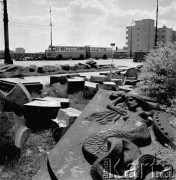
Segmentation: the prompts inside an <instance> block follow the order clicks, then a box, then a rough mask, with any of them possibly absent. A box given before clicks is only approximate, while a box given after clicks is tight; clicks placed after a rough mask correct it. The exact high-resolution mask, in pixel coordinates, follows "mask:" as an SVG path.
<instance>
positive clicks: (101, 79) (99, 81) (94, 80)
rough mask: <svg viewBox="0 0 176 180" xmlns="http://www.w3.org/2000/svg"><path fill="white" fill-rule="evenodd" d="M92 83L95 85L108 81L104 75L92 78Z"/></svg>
mask: <svg viewBox="0 0 176 180" xmlns="http://www.w3.org/2000/svg"><path fill="white" fill-rule="evenodd" d="M90 81H91V82H95V83H103V82H105V81H107V77H106V76H103V75H98V76H91V77H90Z"/></svg>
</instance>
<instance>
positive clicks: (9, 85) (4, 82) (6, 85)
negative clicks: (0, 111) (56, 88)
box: [0, 78, 43, 92]
mask: <svg viewBox="0 0 176 180" xmlns="http://www.w3.org/2000/svg"><path fill="white" fill-rule="evenodd" d="M18 83H22V84H23V85H24V86H25V87H26V89H27V90H28V91H29V92H32V91H40V90H42V89H43V84H41V83H40V82H35V81H30V80H26V79H21V78H3V79H0V86H1V90H3V91H5V92H9V91H10V90H12V89H13V88H14V87H15V85H16V84H18Z"/></svg>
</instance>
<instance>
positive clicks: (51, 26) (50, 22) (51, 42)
mask: <svg viewBox="0 0 176 180" xmlns="http://www.w3.org/2000/svg"><path fill="white" fill-rule="evenodd" d="M52 26H53V24H52V21H51V7H50V38H51V43H50V46H51V47H52V45H53V37H52V36H53V35H52Z"/></svg>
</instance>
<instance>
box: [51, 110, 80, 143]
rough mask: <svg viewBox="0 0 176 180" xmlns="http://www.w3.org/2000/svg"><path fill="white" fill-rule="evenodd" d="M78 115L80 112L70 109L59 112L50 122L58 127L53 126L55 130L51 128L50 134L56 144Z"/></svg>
mask: <svg viewBox="0 0 176 180" xmlns="http://www.w3.org/2000/svg"><path fill="white" fill-rule="evenodd" d="M80 114H81V111H79V110H77V109H75V108H71V107H70V108H66V109H60V110H59V112H58V114H57V117H56V119H53V120H52V121H53V122H55V123H56V124H57V125H58V126H55V129H53V128H52V134H53V137H54V139H55V141H56V142H58V141H59V140H60V139H61V137H62V136H63V135H64V134H65V132H66V131H67V130H68V129H69V128H70V126H71V125H72V124H73V123H74V122H75V120H76V119H77V118H78V117H79V115H80Z"/></svg>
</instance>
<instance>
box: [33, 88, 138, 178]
mask: <svg viewBox="0 0 176 180" xmlns="http://www.w3.org/2000/svg"><path fill="white" fill-rule="evenodd" d="M112 92H113V91H107V90H102V89H100V90H99V91H98V93H97V94H96V96H95V97H94V98H93V99H92V101H91V102H90V103H89V104H88V105H87V106H86V108H85V109H84V110H83V112H82V113H81V115H80V116H79V118H78V119H77V120H76V121H75V123H74V124H73V125H72V126H71V127H70V129H69V130H68V131H67V132H66V133H65V135H64V136H63V137H62V138H61V139H60V141H59V142H58V143H57V144H56V146H55V147H54V149H53V150H52V151H51V152H50V154H49V161H48V163H47V164H45V165H44V166H43V167H42V168H41V170H40V171H39V172H38V173H37V175H36V176H35V177H34V178H33V180H52V179H53V178H51V177H50V175H49V173H48V172H49V171H48V170H49V169H50V172H51V171H53V172H54V174H55V175H56V176H57V178H58V179H59V180H78V179H83V180H92V177H91V175H90V169H91V165H90V164H89V163H88V162H87V161H86V160H85V157H84V155H83V153H82V143H83V141H84V140H85V138H87V137H88V136H89V135H90V134H92V133H95V132H99V131H104V130H107V129H115V130H117V129H119V130H121V129H122V127H123V126H124V123H123V122H122V121H117V122H116V124H107V125H103V126H101V125H99V124H98V123H95V122H91V121H88V120H86V117H88V116H89V115H90V114H92V113H95V112H104V111H105V110H107V108H106V106H107V104H108V103H109V102H110V99H109V95H110V94H111V93H112ZM136 126H138V124H136ZM48 164H50V167H49V166H47V165H48ZM55 179H56V178H55Z"/></svg>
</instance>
